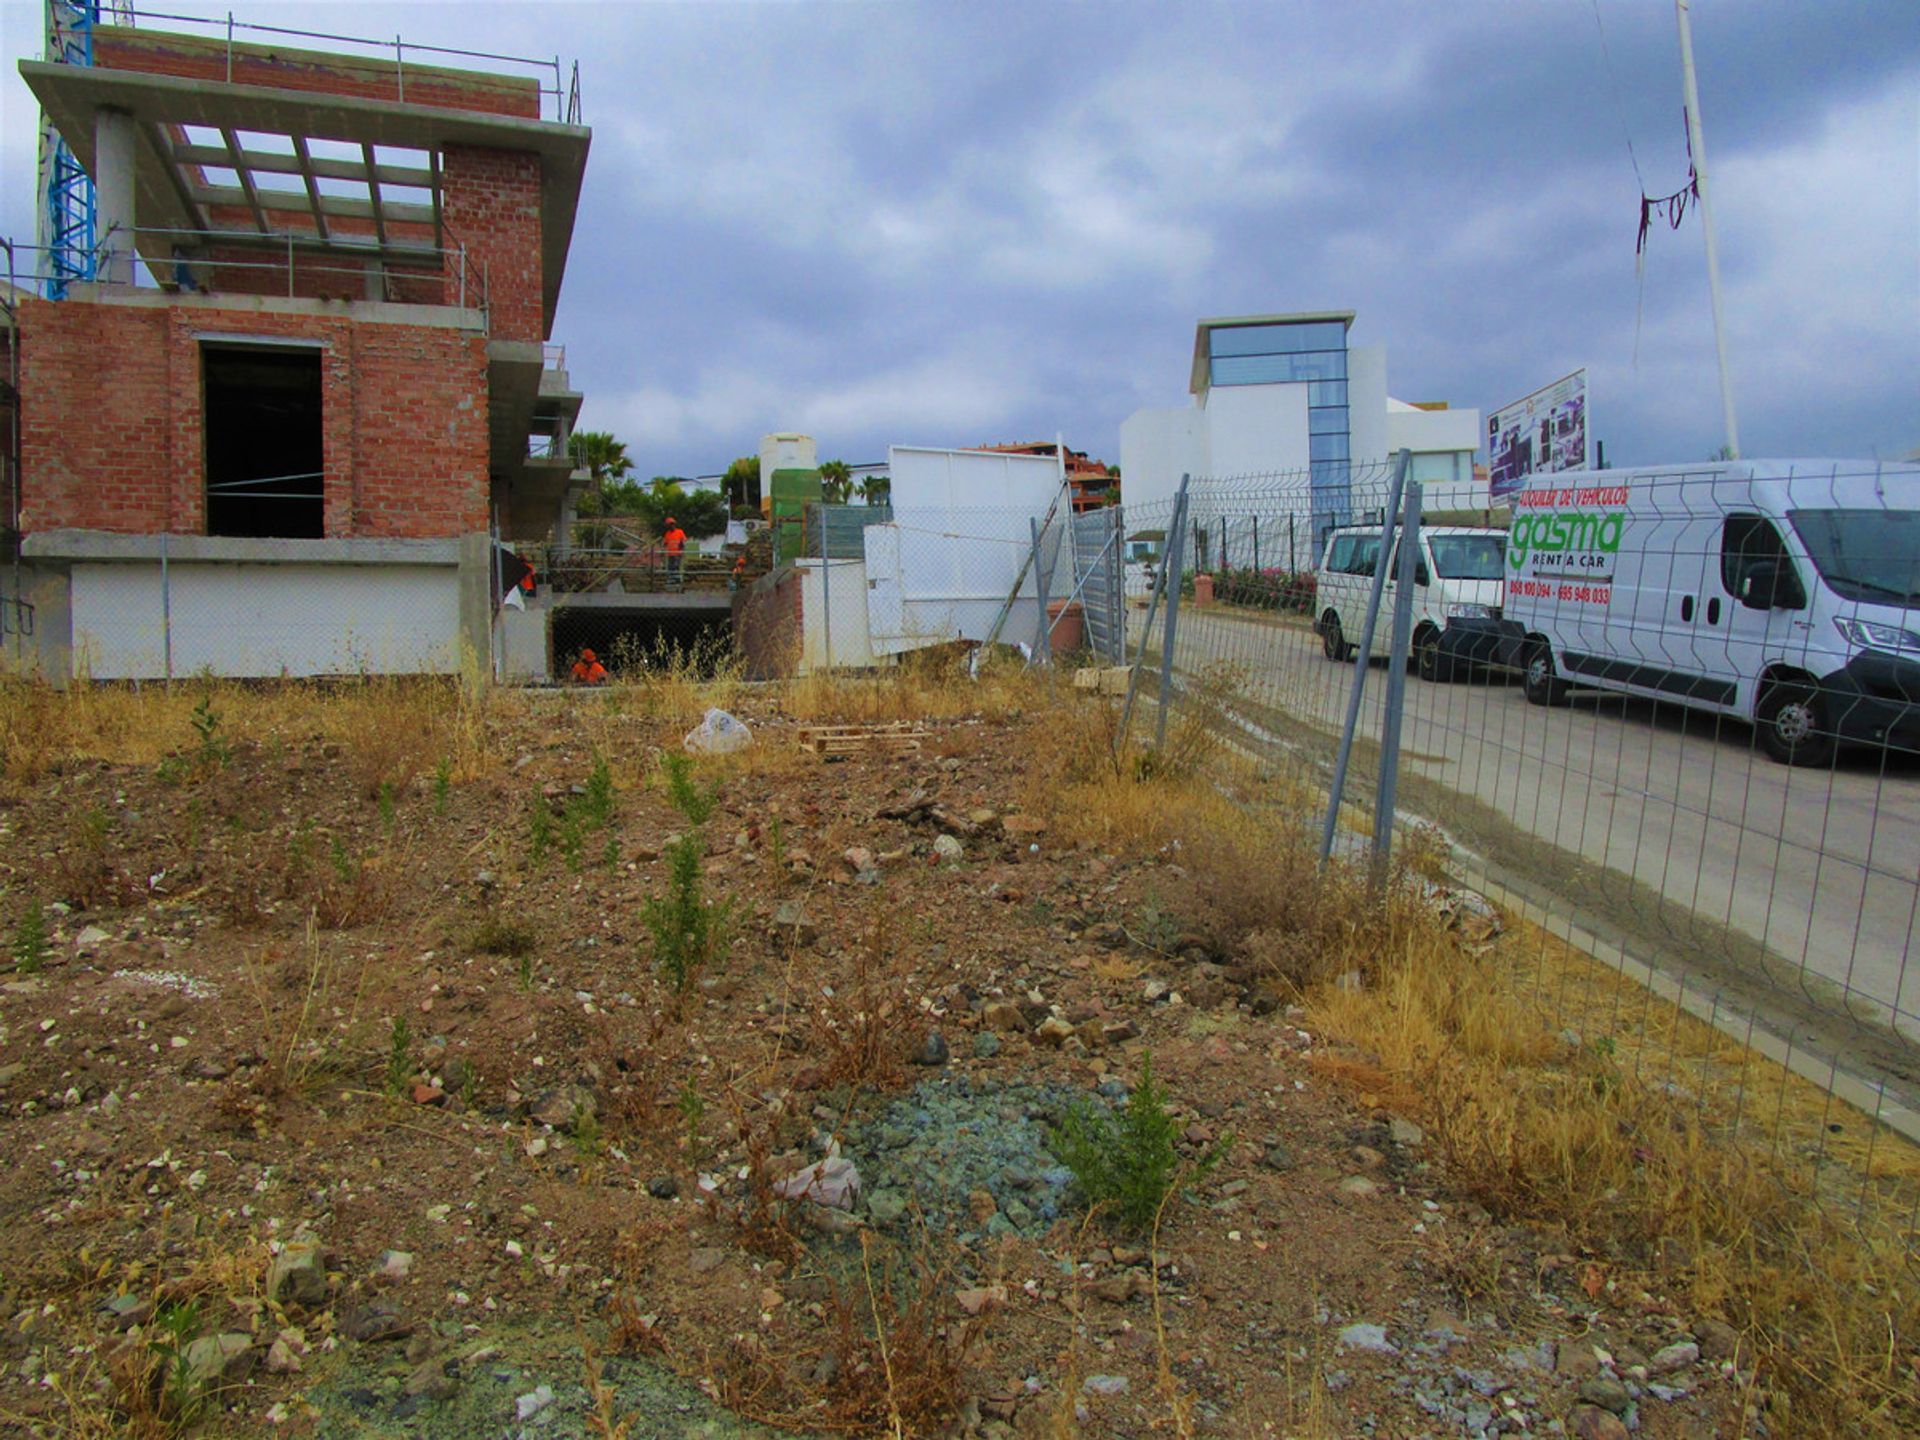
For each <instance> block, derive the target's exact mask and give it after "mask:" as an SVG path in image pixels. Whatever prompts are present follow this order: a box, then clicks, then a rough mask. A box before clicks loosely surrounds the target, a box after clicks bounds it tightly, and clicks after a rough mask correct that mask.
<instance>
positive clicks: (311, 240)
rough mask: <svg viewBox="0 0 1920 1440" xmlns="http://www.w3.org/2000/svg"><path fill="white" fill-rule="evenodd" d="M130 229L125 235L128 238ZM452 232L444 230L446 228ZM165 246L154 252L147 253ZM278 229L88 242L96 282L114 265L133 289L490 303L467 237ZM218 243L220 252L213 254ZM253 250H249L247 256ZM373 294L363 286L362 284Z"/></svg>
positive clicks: (118, 236) (26, 248)
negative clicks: (410, 239) (353, 240)
mask: <svg viewBox="0 0 1920 1440" xmlns="http://www.w3.org/2000/svg"><path fill="white" fill-rule="evenodd" d="M129 236H131V237H132V239H131V243H129V239H128V237H129ZM449 238H451V236H449ZM6 243H7V248H8V251H9V256H10V263H11V254H12V252H13V251H16V250H17V251H19V252H21V253H22V254H27V255H36V256H38V255H45V254H47V253H48V252H47V250H46V249H45V247H42V246H37V245H21V244H18V243H16V242H11V241H9V242H6ZM161 249H165V250H166V251H168V252H170V253H169V254H168V256H167V258H165V259H158V258H156V257H155V255H154V254H153V253H152V252H155V251H158V250H161ZM356 250H357V247H353V246H347V245H343V244H341V243H340V241H338V240H337V239H336V240H332V241H326V240H322V239H320V237H319V236H317V235H313V234H302V233H299V232H296V231H278V232H273V233H270V234H265V235H262V234H259V233H258V232H254V231H247V230H195V229H186V228H181V227H170V226H150V225H141V226H138V227H136V228H134V229H133V230H132V231H127V230H122V229H119V228H113V229H110V230H108V232H107V233H106V234H105V235H103V236H102V237H101V238H100V240H99V242H98V243H97V245H96V246H95V248H94V255H93V260H94V272H93V273H94V277H95V278H94V281H93V282H90V283H108V284H110V283H113V280H112V277H113V275H114V273H115V269H116V267H117V266H121V265H122V264H123V265H124V273H125V274H126V275H127V276H128V279H127V280H126V281H124V282H121V283H128V284H131V285H132V286H133V287H134V288H136V289H146V290H161V291H166V292H168V293H170V294H176V295H177V294H188V295H195V294H198V295H222V294H232V295H285V296H287V297H288V298H290V299H291V298H294V297H297V296H300V295H306V296H308V297H309V298H328V299H335V300H348V301H352V300H373V301H375V302H395V303H404V304H415V305H446V306H453V307H456V308H460V309H474V310H479V311H481V312H483V313H487V312H488V311H489V310H490V306H489V304H488V294H487V271H486V266H485V265H484V264H481V263H479V262H477V261H475V259H474V258H473V257H472V256H471V255H470V254H469V253H468V252H467V247H466V246H465V244H464V243H458V242H456V243H455V244H452V245H444V246H426V245H423V246H418V247H411V246H410V247H405V248H401V249H397V248H396V247H393V246H387V247H385V248H384V249H380V248H376V247H375V246H373V245H371V244H370V245H368V246H367V247H366V253H365V255H364V256H362V255H360V254H358V253H356ZM216 252H217V253H216ZM250 257H254V258H250ZM370 287H371V288H377V289H378V291H379V293H378V294H377V295H371V296H370V295H368V294H367V291H368V289H369V288H370Z"/></svg>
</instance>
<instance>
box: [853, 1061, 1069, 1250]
mask: <svg viewBox="0 0 1920 1440" xmlns="http://www.w3.org/2000/svg"><path fill="white" fill-rule="evenodd" d="M1087 1099H1088V1096H1087V1095H1086V1094H1085V1092H1082V1091H1075V1090H1070V1089H1065V1088H1062V1087H1058V1086H1044V1085H1005V1086H1002V1085H992V1084H984V1083H975V1082H974V1081H972V1080H971V1079H970V1078H969V1077H967V1076H965V1075H959V1076H952V1077H947V1076H942V1077H941V1078H938V1079H929V1080H926V1081H923V1082H922V1083H921V1084H919V1085H917V1086H915V1087H914V1088H913V1089H912V1090H911V1091H909V1092H907V1093H906V1094H905V1095H903V1096H901V1097H899V1098H898V1099H896V1100H894V1101H893V1102H892V1103H891V1104H889V1105H888V1106H887V1107H886V1108H885V1109H883V1110H881V1111H880V1112H879V1113H878V1114H877V1115H874V1116H872V1117H871V1118H869V1119H866V1120H864V1121H862V1120H856V1121H854V1122H852V1123H851V1124H850V1125H849V1127H848V1129H847V1130H846V1132H845V1133H844V1134H843V1135H842V1136H841V1139H840V1145H841V1153H842V1154H844V1155H846V1156H848V1157H849V1158H850V1159H852V1160H853V1161H854V1162H855V1163H856V1164H857V1165H858V1166H859V1169H860V1175H861V1178H862V1183H863V1184H864V1185H865V1186H866V1187H867V1190H868V1193H869V1194H870V1195H871V1194H875V1193H879V1192H893V1193H894V1194H897V1195H899V1196H902V1197H910V1198H909V1204H908V1206H907V1207H906V1209H905V1210H904V1211H902V1210H899V1209H898V1208H896V1207H895V1206H894V1205H892V1204H886V1205H884V1206H883V1207H882V1209H881V1213H879V1214H870V1215H869V1217H868V1218H869V1219H870V1220H872V1221H873V1222H875V1223H878V1224H882V1225H889V1224H899V1225H909V1226H910V1225H913V1224H915V1223H916V1221H915V1212H916V1211H917V1212H918V1214H919V1215H921V1216H924V1217H925V1221H926V1224H927V1225H928V1227H929V1228H930V1229H935V1230H951V1231H953V1232H955V1238H956V1239H958V1240H959V1241H960V1242H961V1243H962V1244H971V1243H973V1242H974V1241H976V1240H978V1239H980V1238H981V1236H982V1234H984V1235H986V1236H991V1237H996V1238H997V1237H998V1236H1001V1235H1007V1234H1019V1235H1023V1236H1027V1237H1029V1238H1033V1237H1037V1236H1039V1235H1041V1234H1042V1233H1044V1232H1045V1230H1046V1229H1047V1227H1048V1226H1049V1225H1051V1224H1052V1223H1053V1222H1054V1221H1055V1220H1057V1219H1059V1218H1060V1216H1061V1215H1062V1214H1065V1213H1068V1212H1070V1211H1071V1209H1072V1208H1073V1206H1072V1202H1071V1200H1070V1199H1069V1196H1068V1190H1069V1187H1071V1186H1072V1184H1073V1175H1072V1172H1070V1171H1069V1170H1067V1168H1066V1167H1065V1166H1063V1165H1061V1164H1060V1163H1059V1161H1057V1160H1055V1159H1054V1157H1053V1156H1052V1155H1051V1154H1050V1153H1049V1152H1048V1150H1047V1147H1046V1138H1047V1131H1048V1128H1049V1127H1050V1126H1051V1125H1053V1124H1055V1123H1057V1122H1058V1121H1059V1119H1060V1117H1061V1115H1062V1114H1064V1113H1065V1111H1066V1109H1067V1107H1068V1106H1069V1105H1072V1104H1074V1103H1076V1102H1084V1101H1086V1100H1087ZM976 1190H985V1191H987V1192H988V1193H989V1194H990V1195H992V1196H993V1199H994V1203H995V1204H996V1205H997V1207H998V1210H997V1212H996V1213H995V1214H993V1215H992V1216H990V1217H989V1218H988V1219H987V1222H986V1224H985V1226H984V1228H981V1227H980V1226H979V1222H978V1221H976V1220H975V1218H974V1213H973V1209H972V1207H970V1206H969V1204H968V1198H967V1197H968V1195H969V1194H970V1193H971V1192H973V1191H976Z"/></svg>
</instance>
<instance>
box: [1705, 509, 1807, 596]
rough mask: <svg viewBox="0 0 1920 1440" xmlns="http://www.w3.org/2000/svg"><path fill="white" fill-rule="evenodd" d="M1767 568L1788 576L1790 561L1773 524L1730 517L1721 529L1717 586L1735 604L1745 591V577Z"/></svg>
mask: <svg viewBox="0 0 1920 1440" xmlns="http://www.w3.org/2000/svg"><path fill="white" fill-rule="evenodd" d="M1760 565H1769V566H1772V567H1774V568H1775V569H1776V570H1784V571H1787V572H1789V573H1791V572H1792V570H1793V560H1792V558H1791V557H1789V556H1788V554H1787V547H1786V545H1785V544H1784V543H1783V542H1782V541H1781V539H1780V532H1779V531H1778V530H1776V529H1774V528H1773V522H1772V521H1771V520H1768V519H1767V518H1766V517H1764V516H1761V515H1729V516H1727V518H1726V519H1725V520H1724V521H1723V522H1722V523H1721V526H1720V584H1721V587H1722V588H1723V589H1724V590H1725V591H1726V592H1727V594H1729V595H1731V596H1733V598H1734V599H1736V600H1738V599H1739V598H1740V597H1741V595H1742V594H1744V593H1745V591H1746V586H1747V574H1748V572H1750V571H1751V570H1753V569H1754V568H1755V567H1756V566H1760Z"/></svg>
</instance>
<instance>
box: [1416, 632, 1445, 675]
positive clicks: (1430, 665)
mask: <svg viewBox="0 0 1920 1440" xmlns="http://www.w3.org/2000/svg"><path fill="white" fill-rule="evenodd" d="M1413 668H1414V669H1415V671H1417V672H1418V673H1419V676H1420V678H1421V679H1422V680H1426V681H1429V682H1430V683H1432V684H1436V685H1445V684H1446V683H1447V682H1449V681H1450V680H1452V679H1453V661H1451V660H1449V659H1446V658H1445V657H1444V656H1442V655H1441V653H1440V632H1439V631H1438V630H1436V629H1434V628H1433V627H1432V626H1431V625H1423V626H1421V627H1420V631H1419V633H1418V634H1417V635H1415V636H1414V637H1413Z"/></svg>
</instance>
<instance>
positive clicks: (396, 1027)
mask: <svg viewBox="0 0 1920 1440" xmlns="http://www.w3.org/2000/svg"><path fill="white" fill-rule="evenodd" d="M417 1068H418V1067H417V1066H416V1065H415V1064H414V1060H413V1031H412V1029H411V1028H410V1027H409V1026H408V1025H407V1017H406V1016H404V1015H396V1016H394V1017H393V1028H392V1029H391V1030H390V1031H389V1032H388V1035H387V1094H389V1095H400V1094H403V1093H405V1091H406V1088H407V1083H408V1082H409V1081H411V1080H412V1079H413V1076H414V1071H415V1070H416V1069H417Z"/></svg>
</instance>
